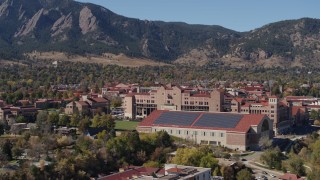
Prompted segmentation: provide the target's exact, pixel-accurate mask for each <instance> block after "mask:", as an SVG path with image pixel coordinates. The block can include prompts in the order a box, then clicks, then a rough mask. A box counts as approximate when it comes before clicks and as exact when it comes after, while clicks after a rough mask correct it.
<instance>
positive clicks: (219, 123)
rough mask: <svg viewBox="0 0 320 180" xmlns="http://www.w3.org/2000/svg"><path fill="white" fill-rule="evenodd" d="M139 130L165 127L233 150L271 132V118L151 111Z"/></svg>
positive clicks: (245, 147)
mask: <svg viewBox="0 0 320 180" xmlns="http://www.w3.org/2000/svg"><path fill="white" fill-rule="evenodd" d="M137 131H138V132H142V133H154V132H157V131H166V132H168V134H170V135H172V136H177V137H180V138H183V139H187V140H190V141H194V142H195V143H197V144H204V145H213V146H219V145H220V146H225V147H228V148H230V149H235V150H248V149H251V150H252V149H257V148H258V147H259V141H260V138H261V137H267V138H271V137H272V136H273V128H272V121H271V120H270V119H269V118H268V116H266V115H263V114H239V113H230V112H228V113H208V112H182V111H161V110H156V111H153V112H152V113H151V114H150V115H149V116H148V117H146V118H145V119H144V120H143V121H142V122H141V123H140V124H139V125H138V127H137Z"/></svg>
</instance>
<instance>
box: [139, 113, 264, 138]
mask: <svg viewBox="0 0 320 180" xmlns="http://www.w3.org/2000/svg"><path fill="white" fill-rule="evenodd" d="M171 114H172V115H173V116H172V119H165V120H164V119H162V118H164V117H166V118H168V117H170V115H171ZM191 114H192V115H193V117H190V118H188V121H186V123H184V124H183V123H181V118H180V119H179V117H178V116H179V115H181V117H183V116H184V117H187V116H188V115H191ZM265 117H266V116H265V115H263V114H236V113H207V112H183V111H179V112H177V111H164V110H155V111H153V112H152V113H151V114H150V115H149V116H148V117H146V118H145V119H144V120H143V121H142V122H141V123H139V126H140V127H151V126H153V127H176V128H192V129H210V130H226V131H231V132H242V133H246V132H247V131H248V130H249V129H250V127H251V126H257V125H258V124H260V123H261V121H262V120H264V119H265ZM175 121H180V122H179V123H178V124H177V123H176V122H175ZM159 122H161V123H159ZM190 122H191V123H190ZM190 124H191V125H190Z"/></svg>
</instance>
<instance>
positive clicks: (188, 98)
mask: <svg viewBox="0 0 320 180" xmlns="http://www.w3.org/2000/svg"><path fill="white" fill-rule="evenodd" d="M223 101H224V92H223V91H221V90H213V91H211V92H208V91H196V90H193V89H184V88H181V87H179V86H172V85H167V86H161V87H159V88H157V89H156V90H151V91H150V92H148V93H129V94H127V96H126V97H125V98H124V102H123V108H124V116H125V117H127V118H132V119H134V118H136V117H137V118H143V117H146V116H148V115H149V114H150V113H151V112H152V111H154V110H175V111H207V112H222V111H223Z"/></svg>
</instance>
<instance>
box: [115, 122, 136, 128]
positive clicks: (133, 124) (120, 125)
mask: <svg viewBox="0 0 320 180" xmlns="http://www.w3.org/2000/svg"><path fill="white" fill-rule="evenodd" d="M138 124H139V122H136V121H116V128H115V129H116V130H135V129H136V127H137V125H138Z"/></svg>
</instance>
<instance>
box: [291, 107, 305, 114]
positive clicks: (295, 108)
mask: <svg viewBox="0 0 320 180" xmlns="http://www.w3.org/2000/svg"><path fill="white" fill-rule="evenodd" d="M301 108H303V106H293V107H292V111H291V115H292V116H296V115H297V114H298V112H300V109H301Z"/></svg>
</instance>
